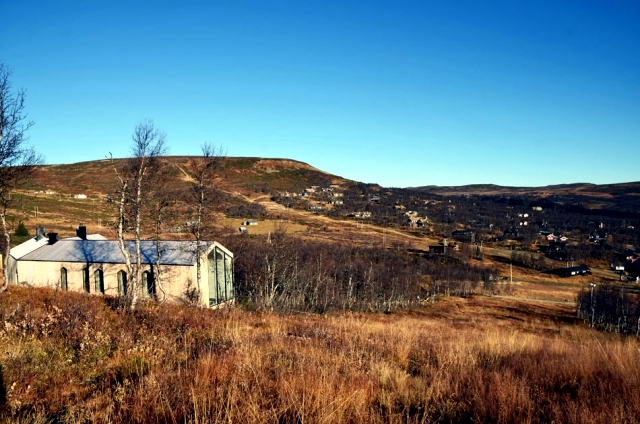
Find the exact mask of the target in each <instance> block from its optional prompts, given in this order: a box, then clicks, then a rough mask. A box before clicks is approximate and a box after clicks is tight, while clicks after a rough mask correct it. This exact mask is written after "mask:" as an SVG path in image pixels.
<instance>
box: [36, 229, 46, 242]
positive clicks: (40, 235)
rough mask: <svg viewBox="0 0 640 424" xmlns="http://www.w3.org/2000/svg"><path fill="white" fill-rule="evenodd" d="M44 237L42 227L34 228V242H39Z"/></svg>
mask: <svg viewBox="0 0 640 424" xmlns="http://www.w3.org/2000/svg"><path fill="white" fill-rule="evenodd" d="M44 237H45V235H44V227H38V228H36V241H40V240H42V239H43V238H44Z"/></svg>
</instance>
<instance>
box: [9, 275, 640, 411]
mask: <svg viewBox="0 0 640 424" xmlns="http://www.w3.org/2000/svg"><path fill="white" fill-rule="evenodd" d="M108 304H109V301H108V299H103V298H100V297H96V296H87V295H81V294H73V293H60V292H54V291H49V290H44V289H42V290H40V289H39V290H33V289H31V290H30V289H25V288H18V287H12V288H11V291H10V293H8V294H3V295H2V296H0V318H1V320H0V321H1V322H2V326H1V327H0V329H1V330H0V340H1V345H2V346H3V348H2V350H1V351H0V364H1V366H2V381H1V382H0V383H1V384H0V408H3V412H2V413H0V418H2V420H3V421H6V422H13V421H20V422H47V421H57V422H149V421H154V422H194V423H195V422H222V421H225V422H251V423H254V422H285V423H287V422H314V423H320V422H322V423H332V422H336V423H337V422H471V421H474V422H551V421H553V422H570V423H571V422H575V423H584V422H607V423H615V422H637V421H638V420H640V405H639V404H638V402H637V399H639V398H640V349H639V344H638V341H637V340H635V339H631V338H620V337H616V336H611V335H603V334H596V333H594V332H592V331H591V330H589V329H588V328H586V327H585V326H584V325H582V324H580V323H577V322H576V321H575V319H574V318H573V316H574V311H573V309H571V308H570V307H567V306H565V305H542V306H540V305H533V304H526V303H516V302H511V301H506V300H503V299H499V300H498V299H491V298H480V297H472V298H469V299H447V300H445V301H442V302H438V303H436V304H435V305H429V306H426V307H424V308H418V309H412V310H406V311H399V312H396V313H393V314H388V315H384V314H340V315H294V316H279V315H275V314H269V313H250V312H245V311H242V310H237V309H235V310H224V311H209V310H196V309H187V308H181V307H177V306H158V305H151V304H150V305H145V306H143V307H141V308H140V309H139V310H137V311H135V312H134V313H128V312H124V311H122V310H116V309H112V308H110V307H109V306H108ZM3 391H4V394H3ZM3 397H4V399H3Z"/></svg>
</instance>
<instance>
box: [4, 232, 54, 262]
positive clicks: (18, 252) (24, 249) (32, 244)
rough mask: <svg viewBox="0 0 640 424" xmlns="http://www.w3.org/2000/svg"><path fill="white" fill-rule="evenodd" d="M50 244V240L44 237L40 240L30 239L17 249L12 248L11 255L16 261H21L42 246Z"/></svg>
mask: <svg viewBox="0 0 640 424" xmlns="http://www.w3.org/2000/svg"><path fill="white" fill-rule="evenodd" d="M48 242H49V239H47V238H46V237H42V238H40V239H39V240H38V238H37V237H34V238H32V239H29V240H27V241H25V242H24V243H21V244H19V245H17V246H16V247H12V248H11V251H10V254H11V256H13V258H14V259H20V258H21V257H23V256H24V255H26V254H28V253H30V252H33V251H34V250H36V249H39V248H40V247H42V246H45V245H46V244H47V243H48Z"/></svg>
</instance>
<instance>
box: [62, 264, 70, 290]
mask: <svg viewBox="0 0 640 424" xmlns="http://www.w3.org/2000/svg"><path fill="white" fill-rule="evenodd" d="M60 290H62V291H67V290H69V286H68V285H67V268H65V267H62V268H60Z"/></svg>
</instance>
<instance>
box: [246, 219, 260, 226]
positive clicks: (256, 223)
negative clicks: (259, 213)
mask: <svg viewBox="0 0 640 424" xmlns="http://www.w3.org/2000/svg"><path fill="white" fill-rule="evenodd" d="M242 225H243V226H247V225H258V220H257V219H247V220H246V221H242Z"/></svg>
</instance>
